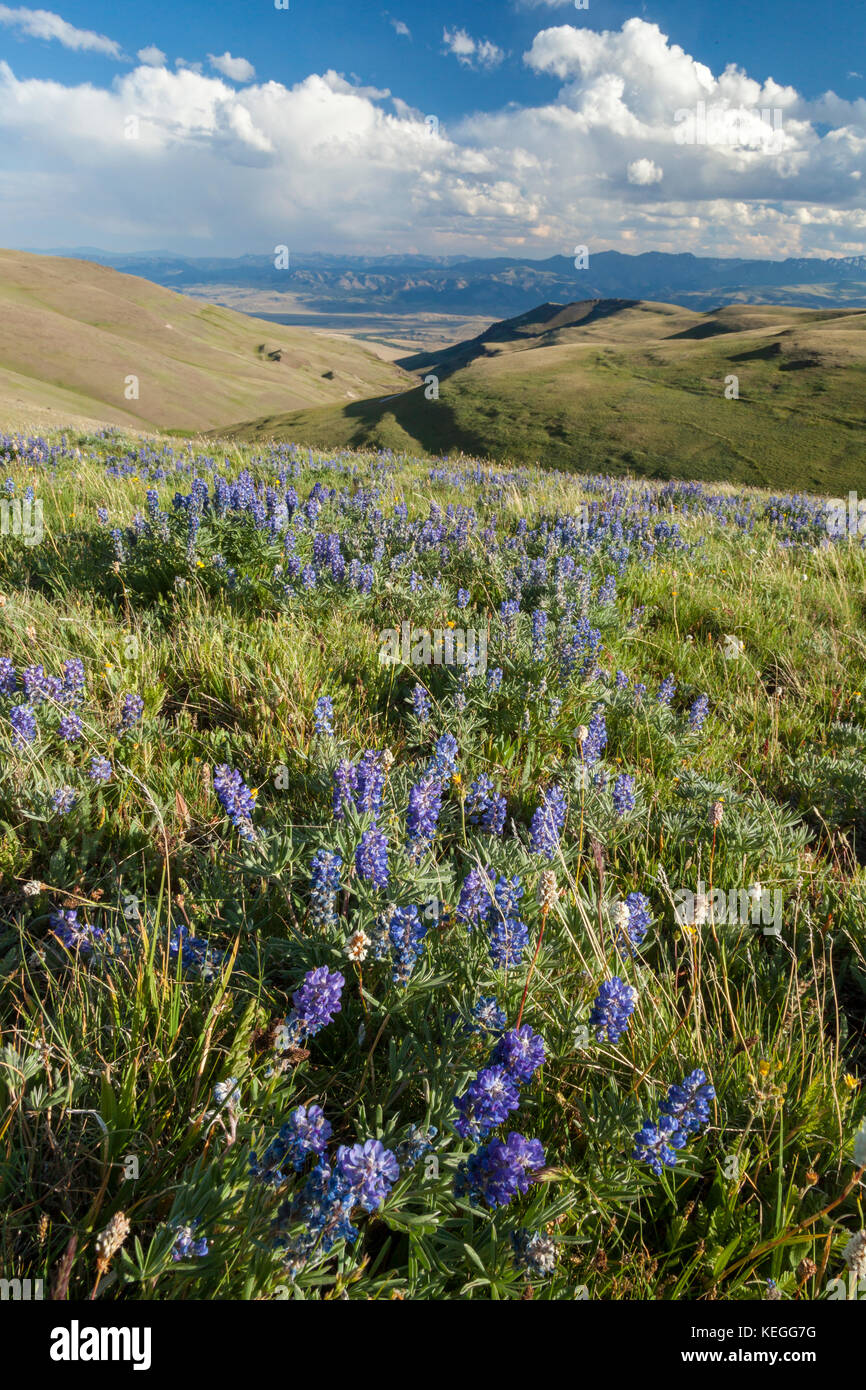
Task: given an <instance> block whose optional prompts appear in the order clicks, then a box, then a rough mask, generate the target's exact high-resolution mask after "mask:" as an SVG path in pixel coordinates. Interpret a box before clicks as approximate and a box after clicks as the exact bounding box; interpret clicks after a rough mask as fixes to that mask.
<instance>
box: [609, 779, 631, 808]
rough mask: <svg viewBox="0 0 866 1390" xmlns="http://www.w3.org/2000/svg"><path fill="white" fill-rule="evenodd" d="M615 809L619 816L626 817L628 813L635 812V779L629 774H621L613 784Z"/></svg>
mask: <svg viewBox="0 0 866 1390" xmlns="http://www.w3.org/2000/svg"><path fill="white" fill-rule="evenodd" d="M611 795H612V797H613V809H614V811H615V812H616V814H617V815H618V816H624V815H625V814H626V812H628V811H633V810H634V805H635V792H634V778H633V777H630V776H629V774H628V773H627V772H621V773H620V775H619V776H618V777H617V779H616V781H615V782H614V784H613V792H612V793H611Z"/></svg>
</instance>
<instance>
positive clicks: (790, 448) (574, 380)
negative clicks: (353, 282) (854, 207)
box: [233, 300, 866, 492]
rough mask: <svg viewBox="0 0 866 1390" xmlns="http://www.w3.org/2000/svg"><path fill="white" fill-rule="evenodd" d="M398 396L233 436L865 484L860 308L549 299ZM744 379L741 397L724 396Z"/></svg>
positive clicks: (783, 483)
mask: <svg viewBox="0 0 866 1390" xmlns="http://www.w3.org/2000/svg"><path fill="white" fill-rule="evenodd" d="M402 365H403V366H404V367H407V368H409V369H411V370H412V371H415V372H417V373H419V374H420V376H421V377H422V381H423V378H424V377H425V376H427V375H429V374H435V375H437V376H438V377H439V399H438V400H435V399H427V395H426V390H427V389H429V388H425V387H424V385H423V384H422V385H420V386H417V387H415V388H414V389H412V390H410V391H407V392H404V393H402V394H401V395H399V396H397V397H396V399H395V398H393V397H391V398H389V399H384V400H383V399H376V400H365V401H357V402H352V403H349V404H340V405H334V406H330V407H327V408H320V409H314V410H309V409H308V410H302V411H293V412H290V413H286V414H283V415H270V416H268V417H265V418H262V419H259V420H256V421H251V422H249V423H247V424H244V425H242V426H239V427H237V428H236V429H235V430H234V431H233V434H234V436H235V437H236V438H238V439H242V440H247V441H252V440H258V441H261V440H264V439H270V438H276V439H293V440H297V441H298V442H301V443H308V444H311V445H314V446H315V445H318V446H321V447H335V446H341V445H351V446H353V447H356V448H357V447H379V448H392V449H398V450H407V451H408V450H411V451H415V452H417V450H418V449H419V448H420V449H422V450H424V451H426V452H428V453H432V454H440V453H448V452H462V453H466V454H470V455H480V456H486V457H490V458H494V459H505V458H509V459H513V460H515V461H518V462H522V463H534V462H536V461H538V462H543V463H544V464H546V465H549V466H553V467H556V468H565V469H574V470H577V471H580V472H594V471H604V472H615V473H617V472H623V473H624V472H629V473H637V474H643V475H649V476H652V477H661V478H664V477H693V478H703V479H728V480H730V481H734V482H743V483H749V484H757V485H767V486H773V487H775V486H779V487H786V488H808V489H811V490H815V491H822V492H828V491H829V492H836V491H839V490H846V489H848V488H849V487H853V488H860V489H861V490H863V489H866V444H864V433H863V429H864V422H866V311H863V310H826V311H824V310H811V309H796V308H794V309H790V308H786V309H777V308H773V307H770V308H748V307H744V308H740V307H736V308H725V309H721V310H718V311H716V312H714V313H710V314H697V313H693V312H692V311H691V310H688V309H682V308H677V307H675V306H672V305H664V304H650V303H644V302H640V301H629V300H612V301H587V302H586V303H584V304H578V305H568V306H563V305H543V306H541V307H540V308H539V309H537V310H534V311H532V312H531V313H530V314H524V315H521V316H520V318H518V319H512V320H508V321H506V322H505V323H502V324H496V325H494V326H493V327H492V328H491V329H489V330H488V331H487V332H486V333H485V334H482V335H481V336H480V337H479V338H476V339H473V340H472V341H471V342H469V343H464V344H458V345H457V346H456V347H454V348H452V349H449V350H448V351H446V352H441V353H439V354H438V355H437V354H435V353H433V354H427V355H418V356H415V357H412V358H407V359H403V363H402ZM732 376H735V377H737V379H738V389H739V398H738V399H727V398H726V396H725V382H726V378H729V377H732Z"/></svg>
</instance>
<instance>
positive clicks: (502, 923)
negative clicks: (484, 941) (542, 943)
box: [490, 917, 529, 970]
mask: <svg viewBox="0 0 866 1390" xmlns="http://www.w3.org/2000/svg"><path fill="white" fill-rule="evenodd" d="M528 945H529V928H528V927H527V925H526V923H525V922H522V921H521V920H520V918H519V917H505V918H502V917H499V918H497V919H496V921H494V922H493V924H492V926H491V928H490V958H491V960H492V961H493V964H494V965H495V966H496V967H497V969H500V970H513V969H514V968H515V967H516V966H518V965H520V963H521V961H522V960H523V952H524V951H525V950H526V947H527V946H528Z"/></svg>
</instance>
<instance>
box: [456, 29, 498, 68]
mask: <svg viewBox="0 0 866 1390" xmlns="http://www.w3.org/2000/svg"><path fill="white" fill-rule="evenodd" d="M442 42H443V43H444V44H445V48H446V50H447V52H449V53H453V54H454V57H455V58H456V59H457V61H458V63H460V64H461V66H462V67H465V68H495V67H498V66H499V64H500V63H501V62H502V60H503V58H504V57H505V53H504V52H503V50H502V49H501V48H499V47H498V46H497V45H496V44H495V43H492V42H491V40H490V39H473V38H472V36H471V34H467V32H466V30H465V29H443V31H442Z"/></svg>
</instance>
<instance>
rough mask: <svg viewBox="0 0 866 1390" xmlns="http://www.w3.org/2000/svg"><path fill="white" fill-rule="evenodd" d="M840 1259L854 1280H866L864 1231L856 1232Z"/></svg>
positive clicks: (865, 1241)
mask: <svg viewBox="0 0 866 1390" xmlns="http://www.w3.org/2000/svg"><path fill="white" fill-rule="evenodd" d="M842 1259H843V1260H844V1261H845V1263H846V1265H847V1266H848V1268H849V1270H850V1271H851V1273H852V1274H853V1275H854V1278H855V1279H866V1231H858V1232H857V1234H856V1235H855V1236H852V1237H851V1239H850V1240H849V1242H848V1244H847V1245H846V1246H845V1249H844V1250H843V1251H842Z"/></svg>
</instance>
